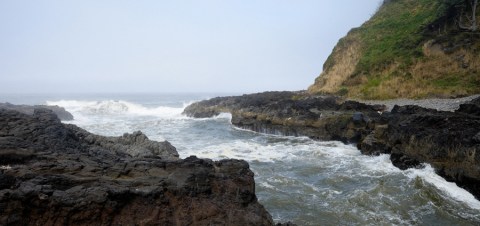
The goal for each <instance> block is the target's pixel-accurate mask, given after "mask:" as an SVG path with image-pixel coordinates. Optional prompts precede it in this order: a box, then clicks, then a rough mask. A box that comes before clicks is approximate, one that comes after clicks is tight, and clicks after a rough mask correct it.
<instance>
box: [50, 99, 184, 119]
mask: <svg viewBox="0 0 480 226" xmlns="http://www.w3.org/2000/svg"><path fill="white" fill-rule="evenodd" d="M47 105H58V106H61V107H64V108H65V109H66V110H67V111H70V112H71V113H72V114H74V116H77V115H95V116H101V115H103V116H109V115H137V116H155V117H160V118H181V117H184V116H182V112H183V110H184V109H185V107H186V104H184V106H183V107H177V108H175V107H166V106H159V107H153V108H147V107H144V106H142V105H139V104H135V103H131V102H127V101H122V100H120V101H116V100H106V101H78V100H61V101H47ZM80 117H81V116H80Z"/></svg>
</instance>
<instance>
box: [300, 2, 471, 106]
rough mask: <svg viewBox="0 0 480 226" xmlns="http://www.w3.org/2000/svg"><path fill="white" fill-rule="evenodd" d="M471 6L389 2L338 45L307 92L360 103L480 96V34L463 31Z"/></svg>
mask: <svg viewBox="0 0 480 226" xmlns="http://www.w3.org/2000/svg"><path fill="white" fill-rule="evenodd" d="M470 1H472V0H444V1H437V0H391V1H385V2H384V3H383V4H382V6H381V7H380V8H379V9H378V11H377V12H376V13H375V15H374V16H373V17H372V18H371V19H370V20H368V21H367V22H365V23H364V24H363V25H362V26H361V27H359V28H355V29H352V30H351V31H350V32H349V33H348V34H347V36H346V37H344V38H342V39H341V40H340V41H339V42H338V44H337V45H336V46H335V48H334V49H333V52H332V54H331V55H330V56H329V58H328V59H327V61H326V62H325V64H324V66H323V72H322V73H321V75H320V76H319V77H318V78H317V79H316V80H315V83H314V84H313V85H312V86H310V87H309V89H308V91H309V93H311V94H318V93H323V94H325V93H326V94H338V95H344V96H347V97H350V98H358V99H388V98H398V97H406V98H422V97H432V96H436V97H451V96H461V95H469V94H473V93H479V92H480V57H478V56H480V32H479V31H478V29H477V30H476V31H472V30H470V29H466V28H465V26H463V25H465V23H466V21H468V20H469V18H468V17H469V13H472V12H473V10H472V5H471V4H470ZM472 2H473V1H472ZM478 7H479V6H477V8H478ZM478 11H480V10H477V12H476V18H477V23H478V21H480V13H479V12H478ZM470 18H471V15H470Z"/></svg>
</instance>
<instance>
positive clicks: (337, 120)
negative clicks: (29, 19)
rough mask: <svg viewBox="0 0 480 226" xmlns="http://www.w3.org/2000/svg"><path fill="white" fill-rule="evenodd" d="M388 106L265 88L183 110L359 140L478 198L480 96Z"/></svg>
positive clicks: (269, 128)
mask: <svg viewBox="0 0 480 226" xmlns="http://www.w3.org/2000/svg"><path fill="white" fill-rule="evenodd" d="M388 110H390V109H388V107H387V106H385V105H379V104H376V105H367V104H364V103H359V102H356V101H349V100H343V99H341V98H339V97H335V96H310V95H305V94H304V93H302V92H265V93H258V94H250V95H243V96H234V97H219V98H213V99H210V100H206V101H201V102H197V103H194V104H192V105H190V106H188V107H187V108H186V109H185V111H184V113H185V114H186V115H188V116H191V117H197V118H202V117H212V116H215V115H218V114H220V113H222V112H228V113H231V114H232V124H233V125H235V126H238V127H240V128H244V129H249V130H253V131H257V132H263V133H271V134H282V135H291V136H308V137H310V138H313V139H318V140H337V141H342V142H345V143H353V144H357V147H358V148H359V149H360V150H361V152H362V153H364V154H368V155H378V154H382V153H387V154H391V160H392V163H393V164H394V165H395V166H397V167H399V168H401V169H406V168H409V167H421V163H429V164H431V165H432V166H433V167H434V168H435V169H436V171H437V173H438V174H439V175H441V176H442V177H444V178H446V179H447V180H449V181H453V182H455V183H457V185H459V186H460V187H463V188H465V189H466V190H468V191H470V192H471V193H472V194H473V195H474V196H475V197H476V198H477V199H480V168H479V167H478V166H479V165H480V153H479V151H480V129H479V128H480V97H477V98H474V99H472V100H470V101H468V102H465V103H463V104H460V105H459V109H458V110H455V111H437V110H435V109H427V108H422V107H419V106H413V105H405V106H394V107H393V108H392V109H391V111H388Z"/></svg>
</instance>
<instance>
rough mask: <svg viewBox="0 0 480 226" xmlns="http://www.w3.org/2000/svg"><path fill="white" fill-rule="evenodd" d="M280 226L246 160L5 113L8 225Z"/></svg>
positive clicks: (0, 208)
mask: <svg viewBox="0 0 480 226" xmlns="http://www.w3.org/2000/svg"><path fill="white" fill-rule="evenodd" d="M73 224H74V225H273V221H272V218H271V216H270V215H269V213H268V212H267V211H266V210H265V209H264V207H263V206H262V205H260V204H259V203H258V202H257V198H256V195H255V183H254V178H253V173H252V171H250V169H249V165H248V163H247V162H245V161H242V160H233V159H232V160H222V161H212V160H208V159H198V158H196V157H194V156H191V157H188V158H186V159H179V158H178V153H177V152H176V150H175V148H174V147H173V146H172V145H171V144H170V143H168V142H167V141H165V142H156V141H150V140H149V139H148V138H147V137H146V136H145V135H144V134H142V133H141V132H135V133H133V134H125V135H123V136H121V137H103V136H98V135H94V134H91V133H89V132H87V131H85V130H83V129H80V128H78V127H77V126H74V125H67V124H62V123H61V122H60V120H59V119H58V117H57V116H56V115H55V114H53V113H52V112H51V111H49V110H46V109H36V110H35V111H34V113H33V114H32V115H27V114H23V113H20V112H18V111H13V110H5V109H0V225H73Z"/></svg>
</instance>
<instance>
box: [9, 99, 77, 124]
mask: <svg viewBox="0 0 480 226" xmlns="http://www.w3.org/2000/svg"><path fill="white" fill-rule="evenodd" d="M40 108H43V109H48V110H51V111H53V113H55V114H56V115H57V116H58V118H59V119H60V120H62V121H70V120H73V115H72V114H70V112H68V111H66V110H65V108H63V107H59V106H47V105H35V106H30V105H14V104H10V103H0V109H8V110H15V111H19V112H22V113H24V114H27V115H33V112H34V111H35V109H40Z"/></svg>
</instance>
